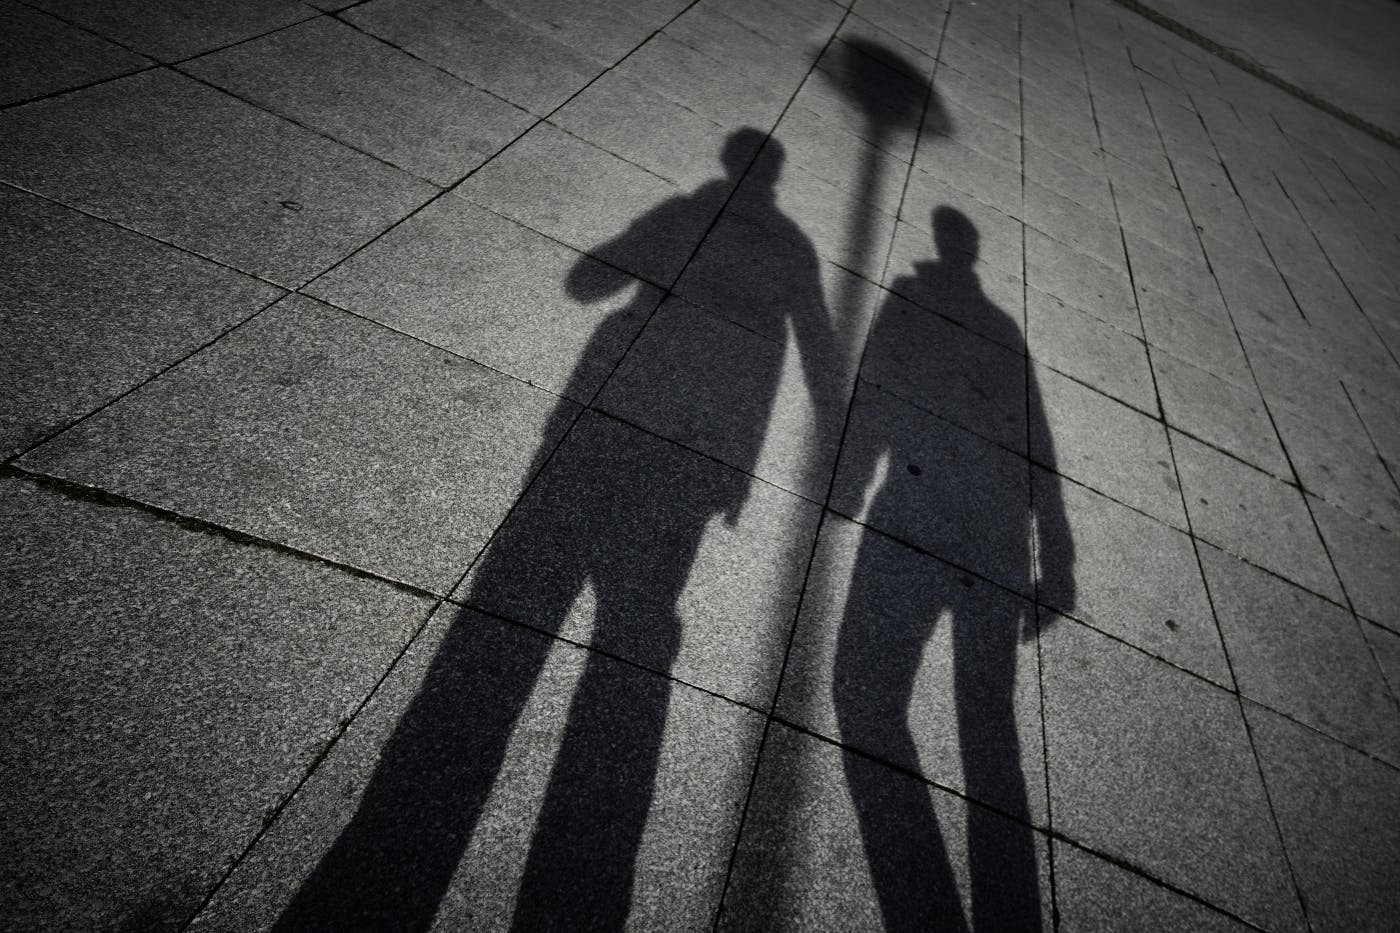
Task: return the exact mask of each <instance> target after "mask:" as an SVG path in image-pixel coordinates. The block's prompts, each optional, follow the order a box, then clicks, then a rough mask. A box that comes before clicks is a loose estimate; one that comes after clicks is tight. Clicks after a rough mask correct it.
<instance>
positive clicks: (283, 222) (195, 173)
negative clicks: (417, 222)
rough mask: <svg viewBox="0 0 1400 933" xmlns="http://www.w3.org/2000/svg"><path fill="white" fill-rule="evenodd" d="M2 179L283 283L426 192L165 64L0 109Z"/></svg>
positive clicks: (343, 251)
mask: <svg viewBox="0 0 1400 933" xmlns="http://www.w3.org/2000/svg"><path fill="white" fill-rule="evenodd" d="M0 177H3V178H4V179H5V180H6V181H10V182H13V183H15V184H17V185H20V186H22V187H26V188H30V189H32V190H34V191H37V192H38V193H40V194H43V195H46V196H49V197H52V198H55V199H57V200H59V201H62V202H64V203H67V204H72V205H73V206H75V207H78V208H81V209H83V210H86V211H91V212H92V213H94V214H97V215H99V216H102V217H106V218H108V219H111V220H114V221H116V222H118V223H121V224H124V225H129V226H131V227H134V228H135V229H137V230H140V231H141V232H142V233H148V234H151V235H152V236H155V237H158V238H160V239H165V240H169V241H171V242H173V243H176V244H177V245H179V246H183V247H186V248H188V249H191V250H194V251H195V252H198V253H202V254H207V255H209V256H210V257H211V258H213V259H216V260H219V261H221V262H225V263H228V264H230V265H233V266H235V267H237V268H239V269H242V270H244V271H246V272H251V273H254V274H256V275H260V276H264V277H267V278H270V279H272V280H273V281H276V282H278V283H280V284H284V285H291V286H296V285H301V284H304V283H305V282H306V281H307V280H308V279H310V278H312V277H313V276H314V275H316V274H317V273H319V272H322V271H324V270H325V269H326V268H327V267H328V266H330V265H331V264H332V263H334V262H335V261H336V260H338V259H341V258H343V257H344V256H346V255H347V254H348V253H350V252H352V251H353V250H354V249H355V248H356V247H359V246H361V245H363V244H364V243H365V242H366V241H367V240H369V239H370V238H371V237H373V236H374V235H376V234H378V233H381V232H382V231H383V230H384V229H385V228H387V227H388V226H389V225H390V224H392V223H394V222H395V221H397V220H399V219H401V218H402V217H403V216H404V215H406V214H408V213H409V212H410V211H412V210H413V209H414V208H416V207H418V206H419V205H421V204H422V203H423V202H424V201H426V200H427V199H428V198H429V197H430V196H431V193H432V191H433V190H434V189H433V188H432V186H431V185H428V184H426V183H424V182H420V181H417V180H415V179H413V178H410V177H409V176H407V175H404V174H403V173H402V172H399V171H396V170H395V169H392V168H389V167H387V166H385V165H383V164H381V163H379V162H376V161H374V160H373V159H370V158H368V157H366V156H362V155H360V154H359V153H357V152H353V151H351V150H349V149H346V148H344V147H343V146H339V145H337V144H336V143H333V142H331V141H330V140H327V139H324V138H322V137H320V136H317V135H315V134H313V133H311V132H309V131H307V130H304V129H302V128H300V127H297V126H294V125H292V124H290V123H287V122H285V121H283V120H281V119H279V118H277V117H274V116H272V115H271V114H268V113H265V112H263V111H260V110H257V109H254V108H253V107H250V106H248V105H247V104H244V103H241V102H239V101H237V100H234V99H233V98H231V97H227V96H225V95H223V94H221V93H219V92H218V91H215V90H213V89H211V88H207V87H204V86H202V85H200V84H197V83H196V82H194V81H192V80H190V79H188V78H184V77H180V76H178V75H175V74H172V73H170V72H166V71H152V72H146V73H143V74H138V75H133V76H131V77H129V78H123V79H119V80H117V81H113V82H110V83H108V84H103V85H100V86H98V87H94V88H89V89H87V90H84V91H81V92H79V93H76V94H69V95H65V96H63V97H59V98H53V99H50V100H46V101H41V102H39V103H36V104H33V105H31V106H28V107H22V108H18V109H15V110H10V111H7V112H6V113H4V114H3V115H0Z"/></svg>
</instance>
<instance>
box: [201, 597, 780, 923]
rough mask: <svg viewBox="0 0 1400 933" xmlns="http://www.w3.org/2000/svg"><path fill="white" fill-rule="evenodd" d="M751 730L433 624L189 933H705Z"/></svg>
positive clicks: (491, 636)
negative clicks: (203, 932) (301, 931)
mask: <svg viewBox="0 0 1400 933" xmlns="http://www.w3.org/2000/svg"><path fill="white" fill-rule="evenodd" d="M640 703H645V704H648V705H647V706H646V707H640V706H638V705H637V704H640ZM463 714H465V715H463ZM762 727H763V722H762V719H761V718H760V717H758V716H757V715H755V714H754V713H752V712H750V711H748V710H744V709H741V708H740V707H737V706H734V705H733V704H730V703H727V702H725V701H724V700H721V699H718V698H716V697H712V696H708V695H705V694H703V693H701V692H699V691H697V690H693V689H691V688H689V687H686V686H684V685H680V684H668V682H666V681H665V680H663V679H661V678H658V677H657V676H656V675H655V674H651V673H648V672H645V671H639V670H637V669H636V668H634V667H632V666H630V665H627V664H624V663H622V662H619V661H615V660H612V659H610V658H607V657H604V656H601V655H598V654H596V653H594V652H589V651H587V650H585V649H581V648H578V647H576V646H574V645H570V644H568V643H567V642H562V641H556V640H553V639H549V638H547V637H545V636H543V635H541V634H539V633H537V632H531V631H527V630H524V629H522V628H520V627H518V626H513V625H509V624H507V623H503V622H500V621H498V620H495V619H491V618H488V617H484V616H481V615H478V614H476V613H472V612H469V611H463V610H456V609H455V608H444V609H443V610H442V611H440V612H439V613H438V614H437V615H436V616H435V617H434V619H433V621H432V623H431V624H430V625H429V627H428V629H427V630H426V631H425V632H424V634H423V636H422V637H421V638H420V639H418V640H417V641H415V642H414V644H413V646H412V648H411V649H410V651H409V652H408V654H406V655H405V657H404V659H403V661H402V662H401V663H400V664H399V665H397V666H396V667H395V669H394V672H393V674H392V675H391V676H390V677H389V679H388V680H386V682H385V683H384V685H383V687H382V688H381V689H380V690H379V691H378V692H377V693H376V694H375V697H374V699H373V700H372V701H371V702H370V704H369V705H368V706H367V707H366V709H365V710H364V712H363V714H362V715H361V716H359V717H357V718H356V720H355V722H354V724H353V725H352V726H351V728H350V729H349V730H348V731H347V733H346V735H345V737H344V738H343V739H342V740H341V741H340V742H339V743H337V744H336V746H335V747H334V748H333V749H332V751H331V753H330V755H329V756H328V757H327V759H326V761H325V762H324V763H323V764H322V766H321V767H320V768H319V769H318V770H317V772H316V774H315V775H314V776H313V777H312V779H311V780H310V781H308V782H307V784H306V785H305V786H304V787H302V788H301V790H300V791H299V792H298V794H297V796H296V797H295V798H294V799H293V801H292V802H291V804H290V805H289V806H288V808H287V810H286V812H285V813H284V814H283V815H282V818H281V819H280V820H279V821H278V823H277V825H276V826H275V827H274V828H273V830H272V831H271V832H269V833H268V834H267V835H266V836H265V837H264V838H263V839H262V840H260V842H259V845H258V846H257V848H256V849H254V850H253V852H252V854H251V855H250V856H249V857H248V859H246V860H245V861H244V863H243V864H242V865H240V866H239V870H238V871H237V872H236V873H235V874H234V876H233V877H232V878H231V879H230V880H229V882H228V883H227V884H226V885H225V886H224V887H223V888H222V889H221V890H220V892H219V895H218V897H216V898H215V900H214V901H213V902H212V903H211V904H210V905H209V907H208V908H207V909H206V910H205V911H204V912H203V913H202V914H201V915H200V917H199V918H198V920H197V921H196V923H195V926H194V929H214V930H224V929H230V930H231V929H237V930H247V929H266V928H267V927H269V926H270V925H271V924H272V923H273V922H274V921H275V920H276V919H277V918H278V917H279V915H280V916H281V917H282V923H283V924H284V925H286V924H292V925H296V924H299V923H305V922H308V921H309V920H310V919H311V918H314V920H315V921H316V922H320V923H330V924H331V925H335V926H340V927H342V928H355V927H359V928H363V927H364V926H366V925H371V926H372V925H379V924H389V925H400V924H404V923H409V922H412V923H413V924H414V925H415V926H421V927H422V928H427V927H428V926H429V924H433V925H435V926H436V927H437V928H448V927H458V928H460V927H463V926H472V927H476V928H488V929H506V928H508V927H509V926H510V924H511V922H512V919H514V920H515V921H516V922H519V923H521V924H522V925H523V926H527V927H530V926H534V925H535V924H537V923H540V922H543V921H545V920H547V919H549V920H554V921H558V922H563V923H565V924H566V925H568V926H571V927H575V928H584V927H591V926H597V925H599V924H606V925H610V926H612V925H618V926H620V925H621V924H622V922H623V921H624V920H625V921H628V922H630V923H632V924H635V925H637V926H640V927H656V926H666V927H668V928H676V929H702V928H707V927H708V926H709V925H710V924H711V923H712V922H713V919H714V915H715V912H716V910H717V908H718V900H719V897H720V892H721V890H722V889H723V886H724V877H725V869H726V867H727V866H728V859H729V852H730V850H731V848H732V847H733V845H734V839H735V837H736V835H737V834H738V824H739V817H740V814H741V812H742V808H743V801H744V794H745V792H746V790H747V784H748V780H749V777H750V774H751V771H752V764H751V762H752V759H753V757H754V755H755V754H756V753H757V747H758V741H759V737H760V734H761V732H762ZM556 760H557V761H558V764H557V765H556ZM425 764H430V767H429V768H428V769H426V770H425V769H424V768H423V767H422V766H423V765H425ZM610 818H612V819H615V820H622V819H625V820H626V825H625V826H624V825H620V823H619V822H608V820H609V819H610ZM384 821H391V823H392V829H391V828H389V825H388V824H386V823H385V822H384ZM337 839H339V845H338V848H336V849H332V845H333V844H335V843H336V842H337ZM328 852H329V853H331V854H330V855H329V856H327V853H328ZM318 862H319V863H320V864H319V872H320V874H319V875H313V872H316V871H318ZM336 884H340V885H344V886H345V889H344V891H343V892H337V891H335V890H334V889H331V888H329V887H328V886H334V885H336ZM298 892H300V893H299V894H298ZM295 897H299V900H296V901H293V898H295Z"/></svg>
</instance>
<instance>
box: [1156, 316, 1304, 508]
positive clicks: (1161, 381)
mask: <svg viewBox="0 0 1400 933" xmlns="http://www.w3.org/2000/svg"><path fill="white" fill-rule="evenodd" d="M1229 339H1230V340H1232V341H1233V340H1234V335H1233V334H1232V335H1230V337H1229ZM1152 370H1153V373H1154V374H1155V375H1156V378H1157V389H1158V391H1160V392H1161V394H1162V407H1163V408H1164V409H1166V420H1167V424H1169V425H1171V426H1172V427H1174V428H1177V429H1178V430H1181V431H1186V432H1187V433H1189V434H1191V435H1193V436H1195V437H1196V438H1198V439H1200V440H1203V441H1206V442H1207V443H1210V444H1213V445H1215V446H1216V447H1220V448H1223V449H1224V450H1227V451H1229V452H1230V453H1232V454H1234V455H1235V456H1236V457H1239V458H1240V459H1241V460H1244V461H1246V462H1248V463H1251V464H1253V465H1254V466H1257V467H1258V468H1259V469H1261V470H1265V471H1266V472H1269V473H1272V474H1273V475H1274V476H1277V477H1278V478H1279V479H1282V480H1284V481H1285V482H1287V481H1291V480H1292V479H1293V470H1292V468H1291V467H1290V466H1289V463H1288V458H1286V457H1285V456H1284V453H1283V448H1282V447H1281V446H1280V445H1279V440H1278V433H1277V432H1276V431H1275V430H1274V422H1273V421H1272V420H1271V419H1270V417H1269V413H1268V411H1266V410H1265V408H1264V400H1263V399H1262V398H1260V396H1259V390H1258V389H1255V388H1253V387H1252V386H1251V387H1249V388H1244V387H1242V386H1240V385H1237V384H1232V383H1230V382H1226V381H1225V380H1224V379H1220V378H1217V377H1216V376H1214V375H1212V374H1211V373H1208V372H1206V371H1205V370H1203V369H1198V368H1196V367H1195V366H1192V365H1191V364H1190V363H1187V362H1185V361H1183V360H1180V359H1177V358H1176V357H1174V356H1172V355H1171V354H1170V353H1154V354H1153V356H1152Z"/></svg>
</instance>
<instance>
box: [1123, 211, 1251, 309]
mask: <svg viewBox="0 0 1400 933" xmlns="http://www.w3.org/2000/svg"><path fill="white" fill-rule="evenodd" d="M1123 239H1124V242H1126V243H1127V245H1128V260H1129V262H1130V263H1131V264H1132V269H1133V282H1132V287H1133V290H1134V291H1135V292H1136V294H1137V299H1138V303H1139V304H1140V306H1141V307H1142V309H1143V314H1144V316H1146V315H1147V314H1148V313H1149V309H1154V310H1157V311H1158V313H1160V314H1162V315H1167V314H1170V313H1171V308H1173V307H1174V306H1181V307H1184V308H1186V309H1188V310H1190V311H1194V312H1195V313H1197V314H1199V315H1201V316H1202V317H1205V318H1208V319H1210V320H1216V321H1219V322H1220V323H1221V324H1222V325H1228V324H1229V323H1230V316H1229V314H1228V313H1227V312H1226V310H1225V303H1224V302H1223V301H1222V300H1221V297H1220V289H1219V288H1218V287H1217V286H1216V284H1215V281H1214V279H1213V278H1212V277H1211V272H1210V267H1209V266H1208V265H1206V261H1205V256H1204V255H1203V254H1202V253H1201V250H1200V248H1199V246H1198V247H1197V248H1196V250H1195V251H1194V252H1192V253H1191V254H1190V255H1189V256H1179V255H1177V254H1175V253H1172V252H1171V251H1169V250H1167V249H1164V248H1163V247H1161V246H1158V245H1157V244H1156V243H1153V242H1152V241H1151V240H1148V239H1146V238H1145V237H1142V236H1139V235H1138V234H1136V233H1133V232H1132V231H1126V230H1125V231H1124V233H1123Z"/></svg>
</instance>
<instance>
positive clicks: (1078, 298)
mask: <svg viewBox="0 0 1400 933" xmlns="http://www.w3.org/2000/svg"><path fill="white" fill-rule="evenodd" d="M1026 281H1027V283H1028V284H1030V285H1031V286H1032V287H1034V288H1037V289H1039V290H1040V291H1042V292H1045V293H1046V294H1050V295H1054V296H1055V297H1056V298H1058V299H1060V300H1061V301H1063V302H1065V304H1068V305H1070V306H1071V307H1075V308H1078V309H1079V310H1080V311H1083V312H1085V313H1086V314H1092V315H1093V316H1094V317H1096V318H1098V319H1099V320H1101V321H1105V322H1107V323H1109V324H1112V325H1113V326H1114V327H1117V328H1118V329H1119V330H1121V331H1124V332H1125V333H1128V334H1132V335H1133V336H1135V337H1138V336H1141V335H1142V323H1141V321H1140V320H1139V319H1138V313H1137V305H1136V303H1135V302H1134V301H1133V286H1132V283H1131V281H1130V280H1129V278H1128V275H1127V271H1126V269H1124V268H1123V267H1122V266H1110V265H1106V264H1105V263H1103V262H1101V261H1099V260H1097V259H1095V258H1093V257H1092V256H1088V255H1085V254H1084V253H1082V252H1080V251H1079V250H1077V249H1075V248H1073V247H1072V246H1068V245H1066V244H1065V243H1062V242H1060V241H1059V240H1056V239H1054V238H1053V237H1049V236H1046V235H1044V234H1043V233H1041V232H1040V231H1038V230H1034V229H1032V228H1030V227H1027V228H1026Z"/></svg>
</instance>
